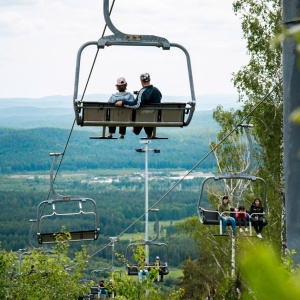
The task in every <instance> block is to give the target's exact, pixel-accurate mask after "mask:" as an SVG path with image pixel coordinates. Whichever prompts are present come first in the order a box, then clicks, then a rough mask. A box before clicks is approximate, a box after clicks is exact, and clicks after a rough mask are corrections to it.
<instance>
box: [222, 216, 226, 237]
mask: <svg viewBox="0 0 300 300" xmlns="http://www.w3.org/2000/svg"><path fill="white" fill-rule="evenodd" d="M221 219H222V234H225V233H226V226H227V219H226V218H225V217H221Z"/></svg>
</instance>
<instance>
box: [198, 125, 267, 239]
mask: <svg viewBox="0 0 300 300" xmlns="http://www.w3.org/2000/svg"><path fill="white" fill-rule="evenodd" d="M239 126H241V127H242V128H243V129H244V130H245V132H246V136H247V140H248V144H249V153H250V154H249V158H250V159H249V164H248V165H247V166H246V168H245V169H244V170H242V171H240V172H231V173H219V174H216V175H214V176H208V177H206V178H205V179H204V180H203V182H202V184H201V188H200V195H199V200H198V205H197V213H198V217H199V220H200V222H201V223H202V224H205V225H219V226H220V235H222V221H221V220H219V213H218V211H217V210H215V209H212V208H205V207H203V204H202V200H203V191H204V189H205V186H206V184H207V182H209V181H223V180H240V179H241V180H246V181H250V182H261V183H262V185H263V195H262V202H263V206H264V209H265V210H266V209H267V185H266V182H265V180H264V179H263V178H260V177H256V176H254V175H251V174H249V173H248V172H249V171H250V169H251V168H252V160H253V143H252V138H251V135H250V133H249V128H251V127H253V125H252V124H239ZM231 213H233V212H231ZM250 219H251V218H250ZM228 225H230V223H228ZM249 225H250V235H252V227H251V222H249ZM222 236H223V235H222Z"/></svg>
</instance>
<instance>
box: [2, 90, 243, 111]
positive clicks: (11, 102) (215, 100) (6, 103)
mask: <svg viewBox="0 0 300 300" xmlns="http://www.w3.org/2000/svg"><path fill="white" fill-rule="evenodd" d="M109 97H110V94H90V95H86V96H85V99H88V100H92V101H97V100H100V101H103V102H105V101H107V100H108V99H109ZM78 98H79V99H80V97H78ZM190 100H191V98H190V97H187V96H178V97H177V96H163V102H188V101H190ZM237 100H238V95H236V94H228V95H226V94H203V95H199V96H196V102H197V105H196V110H212V109H214V108H215V107H216V106H217V105H222V106H223V107H224V108H226V109H229V108H231V107H233V108H237V107H239V106H240V104H239V103H238V102H237ZM26 106H29V107H40V108H46V107H52V108H54V107H60V108H62V107H65V108H68V107H70V108H72V107H73V97H72V96H61V95H54V96H47V97H42V98H0V109H1V110H2V109H4V108H11V107H26Z"/></svg>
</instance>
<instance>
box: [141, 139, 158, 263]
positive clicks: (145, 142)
mask: <svg viewBox="0 0 300 300" xmlns="http://www.w3.org/2000/svg"><path fill="white" fill-rule="evenodd" d="M150 143H151V141H149V140H144V141H143V140H142V141H140V144H145V148H144V149H142V148H138V149H135V151H136V152H145V242H146V245H145V250H146V263H147V264H149V245H147V242H148V241H149V230H148V229H149V228H148V206H149V205H148V194H149V192H148V152H149V151H153V152H154V153H160V150H158V149H150V148H149V145H150Z"/></svg>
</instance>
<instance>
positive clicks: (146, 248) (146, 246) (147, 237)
mask: <svg viewBox="0 0 300 300" xmlns="http://www.w3.org/2000/svg"><path fill="white" fill-rule="evenodd" d="M150 143H151V141H146V143H145V144H146V149H145V151H146V153H145V242H148V241H149V231H148V229H149V228H148V206H149V205H148V151H149V144H150ZM145 251H146V262H147V264H149V245H147V244H146V245H145Z"/></svg>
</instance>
